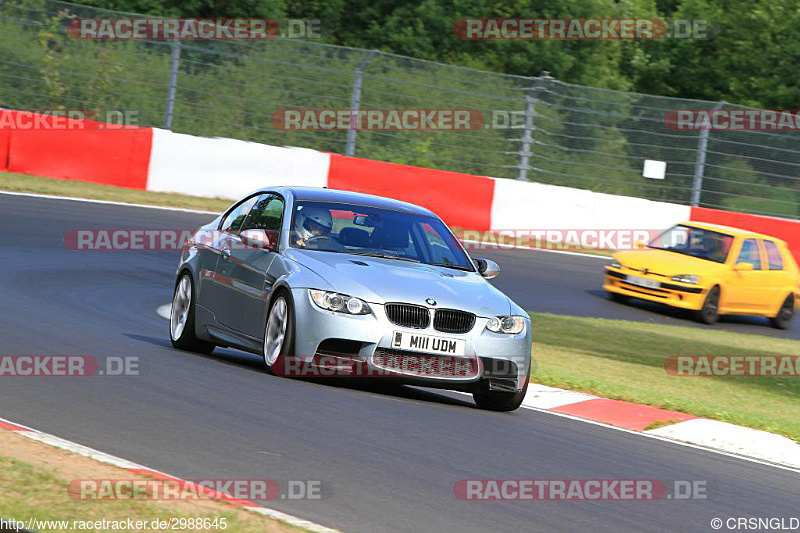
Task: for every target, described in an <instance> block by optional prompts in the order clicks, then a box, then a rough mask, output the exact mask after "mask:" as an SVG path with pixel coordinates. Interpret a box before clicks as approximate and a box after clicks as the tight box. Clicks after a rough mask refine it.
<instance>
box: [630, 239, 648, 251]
mask: <svg viewBox="0 0 800 533" xmlns="http://www.w3.org/2000/svg"><path fill="white" fill-rule="evenodd" d="M633 248H634V249H635V250H643V249H644V248H647V243H646V242H645V241H642V240H638V241H636V242H634V243H633Z"/></svg>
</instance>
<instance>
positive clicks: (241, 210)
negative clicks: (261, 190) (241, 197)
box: [219, 196, 258, 233]
mask: <svg viewBox="0 0 800 533" xmlns="http://www.w3.org/2000/svg"><path fill="white" fill-rule="evenodd" d="M257 199H258V196H253V197H252V198H248V199H247V200H245V201H244V202H242V203H240V204H239V205H237V206H236V207H234V208H233V211H231V212H230V213H228V214H227V215H226V216H225V218H224V219H223V220H222V225H221V226H220V227H219V229H220V230H222V231H229V232H231V233H237V232H238V231H239V229H240V228H241V227H242V223H243V222H244V219H245V218H246V217H247V213H248V212H250V208H251V207H253V204H255V203H256V200H257Z"/></svg>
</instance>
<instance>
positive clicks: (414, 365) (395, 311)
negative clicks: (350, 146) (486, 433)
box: [170, 187, 531, 411]
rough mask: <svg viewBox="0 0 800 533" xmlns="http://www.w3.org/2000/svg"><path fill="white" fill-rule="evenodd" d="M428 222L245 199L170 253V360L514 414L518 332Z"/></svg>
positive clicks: (394, 210) (494, 269)
mask: <svg viewBox="0 0 800 533" xmlns="http://www.w3.org/2000/svg"><path fill="white" fill-rule="evenodd" d="M498 273H499V268H498V266H497V265H496V264H495V263H493V262H492V261H489V260H485V259H478V258H471V257H470V256H469V255H468V254H467V252H466V251H465V250H464V248H463V246H462V245H461V243H460V242H459V241H458V239H456V238H455V236H454V235H453V233H452V232H451V231H450V230H449V228H448V227H447V226H446V225H445V224H444V222H442V220H441V219H439V217H437V216H436V215H435V214H433V213H432V212H431V211H429V210H427V209H424V208H421V207H418V206H415V205H412V204H408V203H405V202H399V201H396V200H390V199H387V198H381V197H377V196H370V195H365V194H358V193H352V192H345V191H336V190H329V189H317V188H305V187H277V188H271V189H264V190H260V191H257V192H254V193H252V194H250V195H248V196H247V197H245V198H244V199H242V200H240V201H239V202H237V203H236V204H234V205H233V206H232V207H231V208H230V209H228V211H226V212H225V213H223V214H222V215H220V216H219V217H217V218H216V219H215V220H213V221H212V222H211V223H209V224H207V225H205V226H203V227H201V228H200V229H198V230H197V231H196V232H195V233H194V235H193V236H192V238H191V239H190V240H189V241H188V242H187V243H186V246H184V249H183V252H182V255H181V260H180V263H179V265H178V270H177V276H176V281H175V292H174V297H173V300H172V310H171V316H170V338H171V341H172V345H173V346H174V347H176V348H179V349H184V350H192V351H198V352H204V353H210V352H211V351H212V350H213V349H214V347H215V346H223V347H233V348H238V349H241V350H246V351H249V352H252V353H255V354H259V355H261V356H263V358H264V365H265V366H266V368H267V370H268V371H270V372H272V373H274V374H278V375H283V376H296V377H348V378H356V377H368V378H371V379H377V380H387V381H386V382H388V380H392V381H393V382H396V383H402V384H411V385H420V386H426V387H438V388H446V389H453V390H460V391H465V392H471V393H472V394H473V397H474V398H475V402H476V404H477V405H478V406H480V407H482V408H486V409H491V410H496V411H511V410H514V409H516V408H517V407H519V405H520V404H521V403H522V400H523V398H524V396H525V391H526V390H527V386H528V378H529V373H530V369H531V321H530V318H529V316H528V314H527V313H525V312H524V311H523V310H522V309H521V308H520V307H519V306H517V305H516V304H515V303H514V302H512V301H511V300H510V299H509V298H508V297H507V296H505V295H504V294H503V293H502V292H500V291H499V290H497V289H496V288H495V287H493V286H492V285H491V284H490V283H489V282H488V281H487V279H490V278H493V277H494V276H496V275H497V274H498Z"/></svg>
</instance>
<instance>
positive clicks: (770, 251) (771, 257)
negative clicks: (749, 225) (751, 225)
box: [763, 241, 783, 270]
mask: <svg viewBox="0 0 800 533" xmlns="http://www.w3.org/2000/svg"><path fill="white" fill-rule="evenodd" d="M763 242H764V248H766V249H767V261H768V262H769V269H770V270H783V258H782V257H781V251H780V250H778V245H777V244H775V243H774V242H772V241H763Z"/></svg>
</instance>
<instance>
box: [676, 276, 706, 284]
mask: <svg viewBox="0 0 800 533" xmlns="http://www.w3.org/2000/svg"><path fill="white" fill-rule="evenodd" d="M672 281H679V282H680V283H691V284H693V285H697V282H699V281H700V278H699V277H698V276H694V275H692V274H678V275H677V276H672Z"/></svg>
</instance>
